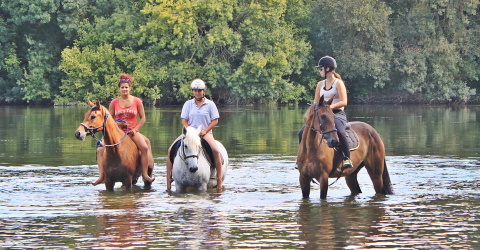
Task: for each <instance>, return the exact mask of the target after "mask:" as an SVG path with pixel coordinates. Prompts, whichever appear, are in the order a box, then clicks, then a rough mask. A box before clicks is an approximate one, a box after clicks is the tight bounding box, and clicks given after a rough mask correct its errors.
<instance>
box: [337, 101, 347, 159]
mask: <svg viewBox="0 0 480 250" xmlns="http://www.w3.org/2000/svg"><path fill="white" fill-rule="evenodd" d="M334 122H335V128H336V129H337V135H338V140H339V141H340V145H339V148H340V150H342V152H343V156H344V158H348V159H350V148H349V147H348V140H347V135H346V133H345V129H346V127H347V122H348V121H347V115H346V114H345V111H343V110H340V111H336V112H335V121H334Z"/></svg>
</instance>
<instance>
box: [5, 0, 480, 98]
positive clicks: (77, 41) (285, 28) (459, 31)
mask: <svg viewBox="0 0 480 250" xmlns="http://www.w3.org/2000/svg"><path fill="white" fill-rule="evenodd" d="M479 6H480V2H479V1H478V0H384V1H377V0H340V1H326V0H199V1H191V0H43V1H37V0H22V1H1V2H0V14H1V17H0V59H1V60H0V89H1V91H0V102H1V103H40V104H52V103H53V104H58V105H69V104H78V103H81V102H84V101H85V100H86V99H91V100H100V101H101V102H103V103H107V102H109V101H110V100H111V99H112V98H114V97H116V96H117V95H118V91H117V78H118V76H119V74H120V73H122V72H127V73H130V74H132V75H133V76H134V77H135V82H134V86H133V94H134V95H137V96H139V97H141V98H142V99H143V100H144V102H145V103H146V104H148V105H155V104H178V103H183V102H184V101H185V100H186V99H187V98H188V97H189V96H190V95H191V93H190V90H189V84H190V82H191V81H192V80H193V79H195V78H202V79H203V80H205V82H206V83H207V94H208V95H209V96H210V97H211V98H212V99H213V100H215V101H216V102H218V103H220V104H257V103H258V104H278V103H280V104H285V103H302V102H310V101H311V100H312V99H313V94H314V90H315V86H316V82H317V81H319V80H320V76H319V74H318V72H317V71H316V69H315V67H314V66H315V65H316V63H317V60H318V59H319V58H320V57H322V56H324V55H330V56H333V57H335V58H336V60H337V63H338V65H339V67H338V69H337V72H338V73H340V75H341V76H342V78H343V79H344V81H345V83H346V86H347V89H348V91H349V101H350V102H353V103H376V102H383V103H385V102H388V103H414V102H440V103H441V102H467V103H469V102H470V103H475V102H479V100H480V98H479V96H478V95H477V94H476V88H477V87H478V86H479V85H480V81H479V76H480V39H479V37H480V18H479V17H480V15H479V14H478V13H479V11H480V7H479Z"/></svg>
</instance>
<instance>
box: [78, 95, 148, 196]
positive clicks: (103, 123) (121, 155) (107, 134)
mask: <svg viewBox="0 0 480 250" xmlns="http://www.w3.org/2000/svg"><path fill="white" fill-rule="evenodd" d="M88 104H89V105H90V109H89V110H88V111H87V113H85V118H84V119H83V122H82V123H81V124H80V126H79V127H78V128H77V130H76V131H75V137H76V138H77V139H79V140H81V141H83V140H85V136H86V135H91V136H92V137H93V138H94V139H95V140H96V141H97V145H100V147H105V152H104V153H103V154H99V155H98V156H97V157H100V158H99V159H98V162H102V163H103V166H104V173H105V188H106V189H107V190H108V191H113V188H114V186H115V183H116V182H121V183H122V184H123V186H124V187H125V189H126V190H127V191H128V190H131V188H132V185H134V184H136V183H137V180H138V177H139V176H141V174H142V163H141V159H140V151H139V150H138V148H137V145H135V143H134V142H133V141H132V139H130V136H128V135H127V134H126V133H125V132H124V131H123V130H122V129H120V128H119V127H118V126H117V124H116V122H115V120H114V119H113V117H112V116H111V115H110V113H109V111H108V109H106V108H105V107H104V106H102V105H101V104H100V102H98V101H97V102H96V103H95V104H94V103H92V102H91V101H88ZM97 131H101V132H102V137H103V138H102V139H103V140H102V139H98V138H97V137H96V136H95V133H96V132H97ZM145 140H146V141H147V145H148V147H149V148H150V141H149V140H148V138H146V137H145ZM149 152H152V150H151V148H150V150H149ZM149 158H150V159H153V157H149ZM152 172H153V161H151V160H149V166H148V175H149V176H152ZM151 185H152V183H151V182H145V187H147V188H149V187H150V186H151Z"/></svg>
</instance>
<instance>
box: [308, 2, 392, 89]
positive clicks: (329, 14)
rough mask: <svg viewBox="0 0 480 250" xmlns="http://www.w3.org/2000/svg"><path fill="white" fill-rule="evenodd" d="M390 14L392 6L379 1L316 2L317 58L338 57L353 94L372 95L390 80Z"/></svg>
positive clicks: (314, 33) (313, 34)
mask: <svg viewBox="0 0 480 250" xmlns="http://www.w3.org/2000/svg"><path fill="white" fill-rule="evenodd" d="M390 14H392V10H391V9H390V7H388V6H387V5H386V4H385V3H384V2H381V1H375V0H353V1H325V0H322V1H316V2H315V3H314V5H313V8H312V14H311V17H312V21H311V28H310V30H311V35H310V41H311V43H312V46H313V49H314V55H315V58H316V59H317V60H318V59H319V58H320V57H322V56H325V55H330V56H333V57H335V59H336V60H337V63H338V65H339V68H338V70H337V71H338V73H340V74H341V75H342V77H343V78H345V81H346V84H347V88H348V90H349V91H350V92H356V93H362V92H363V93H368V92H370V91H371V90H372V89H374V88H377V87H380V88H381V87H384V85H385V83H386V82H387V81H388V80H389V79H390V76H389V70H390V63H391V58H392V54H393V52H394V47H393V41H392V34H391V29H390V26H389V24H390V22H389V16H390Z"/></svg>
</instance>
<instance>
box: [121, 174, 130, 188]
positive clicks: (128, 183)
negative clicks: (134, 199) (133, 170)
mask: <svg viewBox="0 0 480 250" xmlns="http://www.w3.org/2000/svg"><path fill="white" fill-rule="evenodd" d="M122 183H123V186H125V190H126V191H132V176H128V177H127V178H126V179H125V180H124V181H123V182H122Z"/></svg>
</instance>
